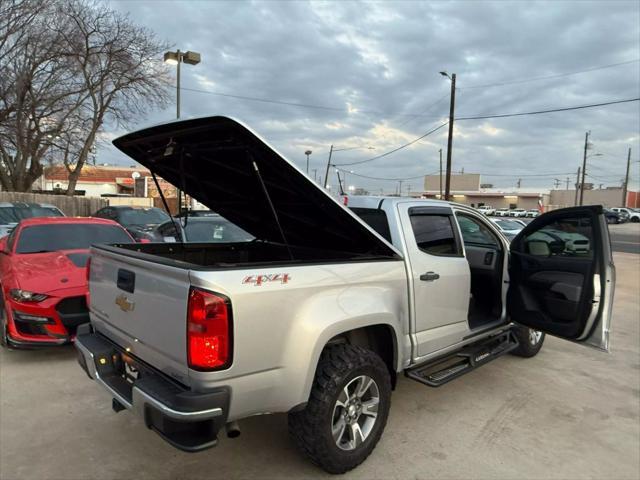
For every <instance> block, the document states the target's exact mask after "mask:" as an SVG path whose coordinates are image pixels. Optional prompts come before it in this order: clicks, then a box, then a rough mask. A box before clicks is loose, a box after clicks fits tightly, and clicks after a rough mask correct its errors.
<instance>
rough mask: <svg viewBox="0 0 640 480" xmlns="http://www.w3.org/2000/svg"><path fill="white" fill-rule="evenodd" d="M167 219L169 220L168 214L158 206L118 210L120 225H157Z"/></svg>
mask: <svg viewBox="0 0 640 480" xmlns="http://www.w3.org/2000/svg"><path fill="white" fill-rule="evenodd" d="M167 220H170V217H169V215H167V213H166V212H164V211H163V210H160V209H159V208H136V209H131V210H122V211H121V212H120V223H122V225H157V224H159V223H164V222H166V221H167Z"/></svg>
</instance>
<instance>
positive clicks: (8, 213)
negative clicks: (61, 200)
mask: <svg viewBox="0 0 640 480" xmlns="http://www.w3.org/2000/svg"><path fill="white" fill-rule="evenodd" d="M33 217H64V215H63V213H62V212H61V211H60V210H58V209H57V208H55V207H41V206H39V205H26V206H10V207H0V224H4V225H6V224H8V223H18V222H20V220H23V219H25V218H33Z"/></svg>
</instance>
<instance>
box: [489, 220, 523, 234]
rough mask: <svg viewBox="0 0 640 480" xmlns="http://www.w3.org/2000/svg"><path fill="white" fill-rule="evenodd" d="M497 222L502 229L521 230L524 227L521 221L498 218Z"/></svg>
mask: <svg viewBox="0 0 640 480" xmlns="http://www.w3.org/2000/svg"><path fill="white" fill-rule="evenodd" d="M496 223H497V224H498V226H499V227H500V228H501V229H502V230H507V231H518V232H519V231H520V230H522V229H523V228H524V227H523V226H522V224H521V223H518V222H514V221H513V220H496Z"/></svg>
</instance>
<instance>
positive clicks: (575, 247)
mask: <svg viewBox="0 0 640 480" xmlns="http://www.w3.org/2000/svg"><path fill="white" fill-rule="evenodd" d="M527 240H528V241H529V242H531V241H542V242H545V243H547V244H548V246H549V247H548V251H549V254H551V252H553V245H554V244H558V249H559V251H560V252H564V253H575V254H588V253H589V251H590V247H591V245H590V242H589V238H587V237H585V236H584V235H581V234H580V233H577V232H566V231H563V230H558V229H555V228H550V227H546V228H544V229H542V230H539V231H538V232H536V233H534V234H532V235H530V236H529V237H528V238H527Z"/></svg>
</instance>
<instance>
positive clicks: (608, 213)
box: [603, 208, 623, 223]
mask: <svg viewBox="0 0 640 480" xmlns="http://www.w3.org/2000/svg"><path fill="white" fill-rule="evenodd" d="M603 210H604V216H605V218H606V220H607V223H623V220H622V217H621V216H620V214H619V213H618V212H614V211H613V210H611V209H610V208H605V209H603Z"/></svg>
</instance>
